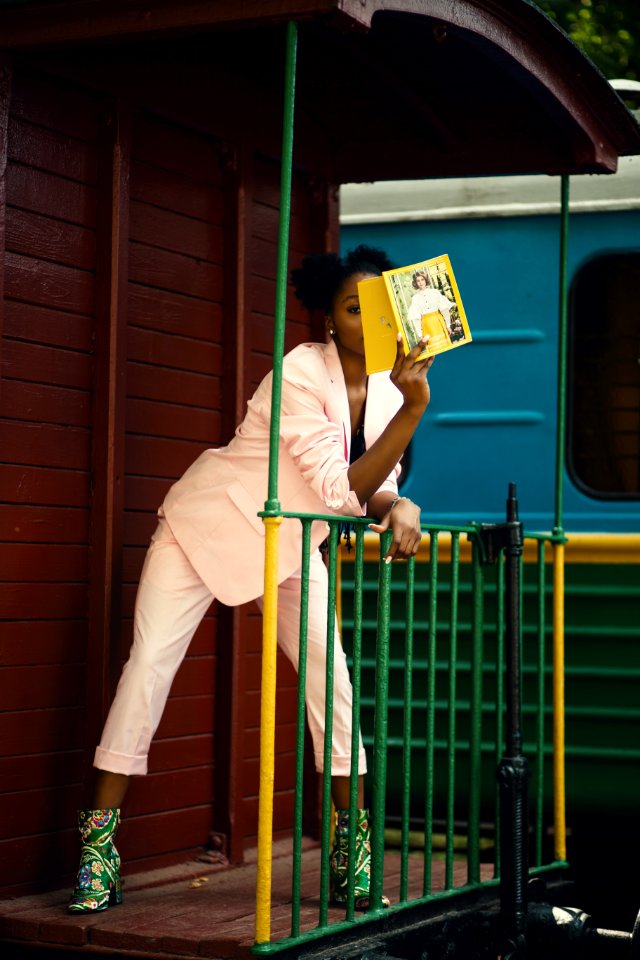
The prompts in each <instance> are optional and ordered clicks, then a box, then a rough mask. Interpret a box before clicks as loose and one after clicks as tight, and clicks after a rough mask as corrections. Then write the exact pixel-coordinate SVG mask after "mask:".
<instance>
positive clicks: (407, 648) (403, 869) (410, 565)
mask: <svg viewBox="0 0 640 960" xmlns="http://www.w3.org/2000/svg"><path fill="white" fill-rule="evenodd" d="M415 573H416V562H415V558H414V557H411V559H410V560H409V561H408V562H407V592H406V613H405V616H406V626H405V633H404V637H405V639H404V689H403V696H404V712H403V717H402V811H401V816H402V828H401V841H400V900H401V901H404V900H406V899H407V897H408V895H409V819H410V806H411V706H412V699H413V599H414V590H415Z"/></svg>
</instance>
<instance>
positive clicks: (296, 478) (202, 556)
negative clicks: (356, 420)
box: [159, 341, 402, 606]
mask: <svg viewBox="0 0 640 960" xmlns="http://www.w3.org/2000/svg"><path fill="white" fill-rule="evenodd" d="M271 379H272V374H268V375H267V376H266V377H265V379H264V380H263V381H262V383H261V384H260V386H259V387H258V389H257V390H256V392H255V394H254V395H253V397H252V398H251V400H250V401H249V403H248V406H247V413H246V416H245V418H244V420H243V421H242V423H241V424H240V426H239V427H238V428H237V430H236V433H235V436H234V438H233V439H232V441H231V443H229V445H228V446H226V447H221V448H217V449H211V450H205V451H204V453H203V454H202V455H201V456H200V457H199V458H198V459H197V460H196V461H195V463H193V464H192V466H191V467H189V469H188V470H187V471H186V473H185V474H184V475H183V476H182V478H181V479H180V480H178V481H177V483H175V484H174V485H173V486H172V487H171V489H170V490H169V493H168V494H167V497H166V499H165V501H164V503H163V505H162V507H161V508H160V510H159V515H160V516H164V517H165V518H166V520H167V522H168V524H169V526H170V528H171V530H172V532H173V535H174V536H175V538H176V540H177V541H178V543H179V544H180V546H181V547H182V549H183V550H184V552H185V553H186V555H187V557H188V558H189V560H190V562H191V564H192V566H193V567H194V568H195V569H196V571H197V572H198V574H199V575H200V577H201V578H202V580H203V581H204V582H205V583H206V585H207V586H208V587H209V589H210V590H211V592H212V593H213V595H214V596H215V597H217V598H218V599H219V600H221V601H222V602H223V603H226V604H229V605H231V606H234V605H236V604H239V603H244V602H246V601H247V600H252V599H254V598H255V597H258V596H260V595H261V594H262V593H263V592H264V535H265V530H264V524H263V522H262V520H261V518H260V517H258V516H257V514H258V512H259V511H261V510H264V502H265V500H266V497H267V479H268V464H269V420H270V413H271ZM401 404H402V396H401V394H400V391H399V390H398V389H397V388H396V387H395V386H394V385H393V384H392V383H391V380H390V379H389V374H388V373H379V374H374V375H372V376H370V377H369V385H368V391H367V405H366V411H365V423H364V432H365V442H366V445H367V448H369V447H370V446H371V445H372V444H373V443H374V442H375V441H376V440H377V438H378V437H379V436H380V434H381V433H382V432H383V430H384V428H385V427H386V426H387V424H388V423H389V421H390V420H391V419H392V417H393V416H394V415H395V413H396V411H397V410H398V409H399V408H400V406H401ZM350 424H351V421H350V415H349V401H348V398H347V390H346V385H345V381H344V375H343V372H342V365H341V363H340V359H339V356H338V351H337V349H336V346H335V344H334V343H333V341H331V342H330V343H328V344H322V343H303V344H301V345H300V346H298V347H296V348H295V349H294V350H292V351H291V352H290V353H289V354H287V356H286V357H285V358H284V364H283V382H282V414H281V421H280V446H279V469H278V499H279V500H280V504H281V508H282V510H283V511H288V512H292V513H312V514H325V515H326V514H336V515H339V516H364V515H365V507H366V504H365V505H364V507H363V505H362V504H361V503H360V502H359V501H358V499H357V497H356V495H355V494H354V492H353V491H352V490H350V489H349V481H348V477H347V471H348V469H349V450H350V445H351V425H350ZM399 473H400V466H399V465H397V466H396V467H395V469H394V470H393V471H392V473H391V474H390V475H389V477H388V478H387V480H385V482H384V483H383V485H382V487H381V488H380V489H383V490H389V491H391V492H394V493H395V492H397V489H398V488H397V477H398V475H399ZM327 530H328V526H327V524H326V522H324V521H315V522H314V523H313V525H312V532H311V548H312V550H313V549H315V548H316V547H318V545H319V544H320V543H322V541H323V540H324V539H325V537H326V536H327ZM301 544H302V525H301V523H300V521H299V520H297V519H292V518H285V519H284V520H283V522H282V525H281V526H280V533H279V543H278V581H279V582H280V583H282V581H283V580H286V579H287V577H289V576H291V574H292V573H294V572H295V571H296V570H297V569H298V568H299V567H300V564H301Z"/></svg>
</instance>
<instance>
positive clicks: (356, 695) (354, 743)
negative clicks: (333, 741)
mask: <svg viewBox="0 0 640 960" xmlns="http://www.w3.org/2000/svg"><path fill="white" fill-rule="evenodd" d="M363 585H364V527H362V526H357V527H356V560H355V571H354V584H353V657H352V665H351V687H352V691H353V694H352V695H353V710H352V714H351V769H350V776H351V779H350V781H349V823H355V822H356V810H357V808H358V779H359V778H358V760H359V751H360V680H361V673H362V594H363ZM348 855H349V864H348V873H347V912H346V919H347V920H353V919H354V917H355V906H354V904H355V873H356V831H355V830H349V847H348Z"/></svg>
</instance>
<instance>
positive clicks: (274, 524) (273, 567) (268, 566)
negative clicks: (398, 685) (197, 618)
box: [256, 517, 282, 943]
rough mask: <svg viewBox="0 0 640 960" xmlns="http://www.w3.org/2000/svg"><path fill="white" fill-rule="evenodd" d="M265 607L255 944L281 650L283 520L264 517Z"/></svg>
mask: <svg viewBox="0 0 640 960" xmlns="http://www.w3.org/2000/svg"><path fill="white" fill-rule="evenodd" d="M262 519H263V523H264V525H265V548H264V607H263V611H262V687H261V701H260V807H259V812H258V867H257V878H256V943H267V942H268V941H269V939H270V938H271V863H272V848H273V781H274V767H275V760H274V756H275V749H274V744H275V731H276V655H277V651H278V533H279V527H280V524H281V523H282V517H263V518H262Z"/></svg>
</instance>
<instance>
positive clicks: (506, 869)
mask: <svg viewBox="0 0 640 960" xmlns="http://www.w3.org/2000/svg"><path fill="white" fill-rule="evenodd" d="M506 533H507V536H506V538H505V539H506V543H505V547H504V553H505V565H506V569H505V606H506V610H505V628H506V644H505V652H506V665H505V666H506V670H505V685H506V691H505V692H506V696H505V701H506V708H507V709H506V718H505V753H504V755H503V757H502V759H501V761H500V764H499V765H498V774H497V775H498V783H499V786H500V816H501V844H500V910H501V917H502V927H503V930H504V934H505V938H506V944H505V946H506V948H507V949H506V952H505V956H510V957H513V958H515V957H523V956H524V955H525V951H526V925H527V874H528V852H527V842H528V796H527V791H528V784H529V766H528V763H527V759H526V757H525V756H524V755H523V753H522V664H521V623H520V589H521V585H520V578H521V558H522V549H523V534H522V524H521V523H520V522H519V520H518V501H517V498H516V485H515V483H510V484H509V496H508V499H507V530H506Z"/></svg>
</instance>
